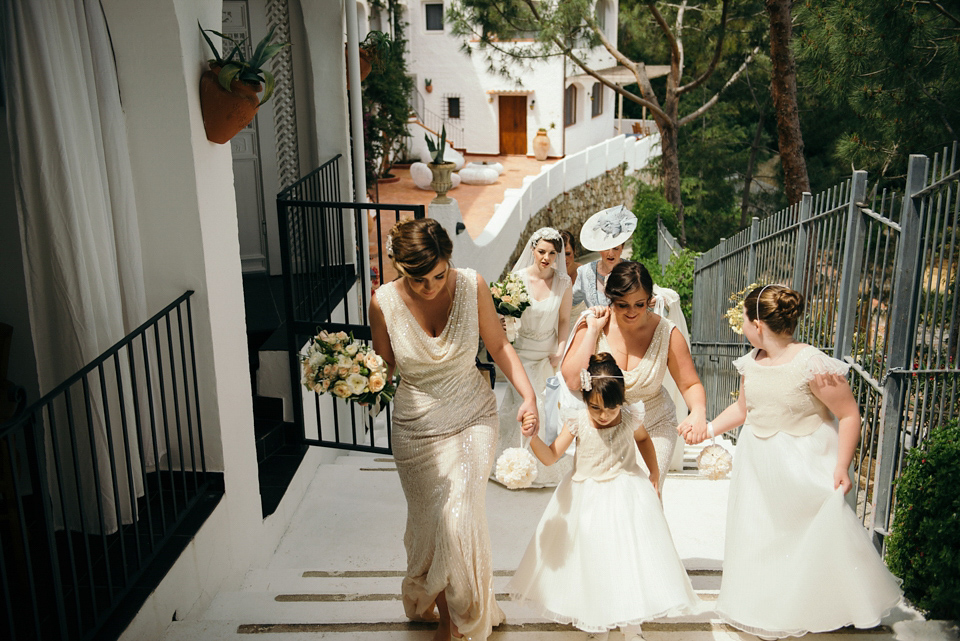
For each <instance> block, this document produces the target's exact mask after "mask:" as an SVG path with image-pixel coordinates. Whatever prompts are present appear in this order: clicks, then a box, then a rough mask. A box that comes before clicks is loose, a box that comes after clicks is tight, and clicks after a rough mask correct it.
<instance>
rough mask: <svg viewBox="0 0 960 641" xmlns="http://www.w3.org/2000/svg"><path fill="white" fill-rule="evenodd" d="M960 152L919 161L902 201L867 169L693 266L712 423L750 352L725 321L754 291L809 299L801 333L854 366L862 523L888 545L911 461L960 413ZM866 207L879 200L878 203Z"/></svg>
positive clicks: (697, 356)
mask: <svg viewBox="0 0 960 641" xmlns="http://www.w3.org/2000/svg"><path fill="white" fill-rule="evenodd" d="M958 160H960V158H958V146H957V143H954V144H953V146H952V148H950V149H944V150H943V153H942V154H937V155H935V156H934V158H933V162H932V163H931V162H930V159H928V158H927V157H925V156H911V158H910V165H909V173H908V175H907V183H906V188H905V192H904V193H905V194H906V196H904V195H900V194H893V193H888V192H883V193H881V194H879V195H877V196H876V197H874V198H872V199H868V198H867V175H866V172H855V173H854V175H853V177H852V178H851V179H850V180H848V181H845V182H844V183H843V184H841V185H838V186H836V187H834V188H832V189H829V190H827V191H825V192H822V193H821V194H818V195H817V196H812V195H810V194H804V197H803V200H802V201H801V202H800V203H797V204H796V205H793V206H791V207H788V208H787V209H784V210H783V211H781V212H778V213H776V214H774V215H772V216H770V217H768V218H765V219H764V220H758V219H756V218H754V219H753V223H752V225H751V226H750V227H749V228H748V229H745V230H743V231H741V232H740V233H739V234H737V235H736V236H734V237H733V238H730V239H727V240H724V241H723V242H721V243H720V244H719V245H717V246H716V247H714V248H713V249H711V250H709V251H707V252H705V253H704V254H703V255H702V256H701V257H700V258H698V259H697V263H696V267H695V270H694V273H695V278H694V303H693V305H694V309H695V310H696V313H695V314H694V319H693V324H692V331H691V342H692V352H693V356H694V363H695V364H696V366H697V371H698V373H699V374H700V377H701V380H703V383H704V386H705V388H706V390H707V405H708V413H709V414H711V415H715V414H716V413H717V412H719V411H720V410H722V409H723V408H724V407H725V406H726V405H728V404H729V403H730V402H731V400H732V395H733V394H734V393H735V391H736V390H737V388H738V386H739V377H738V375H737V373H736V371H735V370H734V368H733V367H732V365H731V364H730V362H731V361H732V360H733V359H734V358H736V357H738V356H740V355H741V354H743V353H744V352H746V351H747V349H748V347H749V345H748V344H747V342H746V341H745V340H744V339H743V337H741V336H738V335H737V334H735V333H734V332H733V331H732V330H731V329H730V328H729V326H728V325H727V323H726V322H724V321H723V317H724V313H725V312H726V310H727V308H728V307H730V306H731V304H732V303H731V302H730V301H729V300H728V296H729V295H730V294H732V293H733V292H736V291H739V290H741V289H743V288H744V287H745V286H746V285H748V284H749V283H753V282H757V283H775V282H778V283H786V284H789V285H791V287H793V288H794V289H797V290H799V291H801V292H802V293H803V294H804V296H805V297H806V300H807V306H806V313H805V316H804V318H803V319H802V320H801V323H800V325H799V327H798V330H797V337H798V338H799V339H800V340H803V341H805V342H807V343H810V344H812V345H815V346H817V347H819V348H821V349H824V350H825V351H827V352H828V353H830V354H832V355H833V356H834V357H836V358H839V359H842V360H844V361H846V362H847V363H849V364H850V366H851V374H850V381H851V386H852V388H853V391H854V394H855V396H856V397H857V399H858V402H859V404H860V412H861V415H862V417H863V423H862V428H861V438H860V445H859V449H858V451H857V455H856V457H855V460H854V473H855V479H856V483H855V490H856V492H855V494H854V496H853V500H854V501H855V503H856V508H857V513H858V515H859V516H860V517H861V519H862V520H863V522H864V524H865V525H866V526H867V527H869V528H872V529H873V530H874V532H875V533H876V534H877V535H878V540H880V539H881V538H882V536H883V535H884V534H885V533H886V532H887V530H888V528H889V525H890V521H891V504H892V500H893V496H892V488H893V483H894V480H895V479H896V478H897V477H898V476H899V474H900V471H901V469H902V466H903V462H904V454H905V452H906V450H908V449H909V448H910V447H912V446H914V445H916V444H918V443H920V442H921V441H922V440H923V439H924V438H925V437H926V435H927V434H928V433H929V431H930V429H931V428H932V427H933V426H935V425H937V424H939V423H942V422H944V421H947V420H951V419H953V418H956V417H958V416H960V401H958V396H957V385H958V382H960V366H958V362H957V359H958V356H960V318H958V309H960V297H958V296H957V292H956V276H957V270H958V263H960V244H958V239H957V215H958V210H960V202H958V191H960V170H958V168H957V164H958ZM868 200H869V201H870V202H868Z"/></svg>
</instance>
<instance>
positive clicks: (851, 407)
mask: <svg viewBox="0 0 960 641" xmlns="http://www.w3.org/2000/svg"><path fill="white" fill-rule="evenodd" d="M810 391H811V392H813V395H814V396H816V397H817V398H818V399H820V401H821V402H823V404H824V405H826V406H827V409H828V410H830V411H831V412H832V413H833V415H834V416H836V417H837V426H838V427H839V430H840V441H839V443H838V447H837V467H836V469H835V470H834V472H833V489H837V488H838V487H840V486H841V485H842V486H843V493H844V494H846V493H847V492H849V491H850V488H851V487H852V484H851V482H850V472H849V468H850V461H852V460H853V455H854V453H855V452H856V451H857V444H858V443H859V442H860V408H859V407H858V406H857V400H856V399H855V398H854V397H853V392H851V391H850V385H849V384H848V383H847V380H846V379H845V378H844V377H842V376H840V375H837V374H834V375H825V376H817V377H816V378H815V379H814V380H812V381H810Z"/></svg>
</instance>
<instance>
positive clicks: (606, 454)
mask: <svg viewBox="0 0 960 641" xmlns="http://www.w3.org/2000/svg"><path fill="white" fill-rule="evenodd" d="M581 389H582V395H583V401H584V403H585V404H586V407H584V408H583V409H582V410H581V411H580V413H579V415H578V416H577V417H576V419H575V420H569V421H567V423H566V424H565V425H564V427H563V429H562V431H561V432H560V434H559V435H558V436H557V438H556V440H555V441H554V442H553V444H551V445H550V446H548V445H546V444H545V443H544V442H543V441H542V440H541V439H540V438H539V437H538V436H534V437H533V438H532V440H531V448H532V449H533V452H534V454H535V455H536V456H537V458H538V459H540V461H542V462H543V463H544V464H545V465H550V464H552V463H554V462H556V461H557V460H558V459H559V458H560V457H561V456H563V453H564V450H566V449H567V447H568V446H569V445H570V443H571V442H572V441H573V439H574V438H576V439H577V451H576V457H575V464H574V469H573V471H572V472H570V473H569V474H568V475H567V476H566V477H565V478H564V479H563V480H562V481H561V482H560V485H559V486H557V489H556V491H555V492H554V494H553V497H552V498H551V499H550V503H549V504H548V505H547V508H546V510H545V511H544V513H543V516H542V517H541V518H540V524H539V525H538V526H537V532H536V534H534V536H533V539H532V540H531V541H530V545H529V546H528V547H527V551H526V553H525V554H524V556H523V560H521V561H520V566H519V567H518V568H517V571H516V573H515V574H514V576H513V579H512V580H511V581H510V584H509V585H508V586H507V589H508V591H509V592H510V593H511V594H512V595H513V598H514V599H515V600H518V601H522V602H526V603H528V604H530V605H532V606H533V607H534V608H535V609H536V610H537V611H538V612H539V613H540V614H541V615H542V616H544V617H547V618H549V619H552V620H554V621H557V622H560V623H572V624H573V625H575V626H576V627H578V628H580V629H581V630H584V631H586V632H589V633H594V634H595V635H597V636H596V637H595V638H605V637H606V635H607V633H608V632H609V630H611V629H613V628H615V627H620V628H621V629H623V631H624V637H625V638H626V639H627V640H628V641H634V640H636V639H642V638H643V637H642V636H641V635H640V623H642V622H643V621H647V620H649V619H654V618H657V617H661V616H667V615H675V614H682V613H687V612H690V611H692V610H694V609H695V607H696V605H697V604H698V602H699V599H698V598H697V596H696V595H695V594H694V592H693V587H692V586H691V585H690V579H689V578H688V577H687V573H686V570H684V567H683V563H682V562H681V561H680V557H679V556H678V555H677V551H676V549H675V548H674V546H673V539H672V538H671V537H670V531H669V529H668V527H667V521H666V519H665V518H664V516H663V510H662V508H661V507H660V500H659V499H658V496H657V489H656V488H657V483H658V480H659V470H658V468H657V457H656V453H655V452H654V449H653V443H652V442H651V441H650V438H649V436H648V435H647V432H646V430H645V429H644V428H643V424H642V423H643V405H642V403H638V404H636V405H634V406H623V401H624V393H625V392H624V383H623V372H621V371H620V368H619V367H618V366H617V363H616V361H615V360H614V358H613V356H611V355H610V354H608V353H606V352H603V353H600V354H595V355H593V356H591V357H590V364H589V369H586V370H582V371H581ZM524 427H525V429H524V431H525V432H527V433H529V432H530V431H532V430H528V429H526V426H524ZM638 449H639V452H640V455H641V456H642V457H643V460H644V462H645V463H646V464H647V466H648V467H649V469H650V477H649V479H648V477H647V475H646V473H645V472H644V471H643V468H642V466H641V465H640V461H639V459H638V457H637V451H638Z"/></svg>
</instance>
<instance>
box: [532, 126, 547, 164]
mask: <svg viewBox="0 0 960 641" xmlns="http://www.w3.org/2000/svg"><path fill="white" fill-rule="evenodd" d="M549 149H550V138H549V136H547V130H546V129H543V128H542V127H541V128H540V129H537V135H536V136H534V137H533V157H534V158H536V159H537V160H546V159H547V151H548V150H549Z"/></svg>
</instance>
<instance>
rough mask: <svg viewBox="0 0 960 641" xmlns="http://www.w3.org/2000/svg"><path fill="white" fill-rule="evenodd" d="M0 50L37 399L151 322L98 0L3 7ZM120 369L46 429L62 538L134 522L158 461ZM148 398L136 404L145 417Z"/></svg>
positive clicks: (125, 369) (10, 1)
mask: <svg viewBox="0 0 960 641" xmlns="http://www.w3.org/2000/svg"><path fill="white" fill-rule="evenodd" d="M3 39H4V45H3V54H4V59H3V65H4V90H5V94H6V102H7V118H8V124H9V128H10V137H11V148H12V153H13V165H14V172H15V182H16V187H17V204H18V215H19V218H20V230H21V242H22V245H23V250H24V251H23V254H24V262H25V272H26V279H27V291H28V305H29V312H30V320H31V329H32V332H33V339H34V345H35V351H36V358H37V367H38V378H39V381H40V387H41V392H42V393H46V392H48V391H50V390H51V389H53V388H54V387H55V386H57V385H58V384H59V383H61V382H62V381H63V380H64V379H66V378H67V377H69V376H70V375H72V374H73V373H75V372H77V371H78V370H80V369H81V368H82V367H83V366H84V365H85V364H87V363H89V362H90V361H92V360H93V359H95V358H96V357H97V356H98V355H100V354H101V353H102V352H104V351H105V350H106V349H108V348H109V347H110V346H112V345H113V344H114V343H116V342H117V341H119V340H120V339H122V338H123V337H124V336H125V335H126V334H127V333H128V332H129V331H131V330H132V329H134V328H135V327H136V326H138V325H139V324H140V323H142V322H144V321H145V320H146V319H147V313H146V297H145V293H144V281H143V272H142V260H141V252H140V236H139V228H138V223H137V211H136V203H135V198H134V191H133V179H132V174H131V169H130V158H129V152H128V149H127V140H126V129H125V122H124V115H123V109H122V106H121V102H120V90H119V86H118V82H117V72H116V67H115V63H114V59H113V52H112V49H111V45H110V37H109V33H108V30H107V25H106V21H105V18H104V15H103V11H102V9H101V7H100V5H99V2H98V1H97V0H43V2H37V1H36V0H5V1H4V8H3ZM141 357H142V354H139V355H137V356H136V358H135V362H136V359H140V358H141ZM120 360H121V361H123V365H122V366H118V368H119V370H120V371H119V372H114V367H115V364H113V363H111V364H110V366H109V368H108V372H109V373H110V374H111V376H108V377H107V378H106V379H105V381H104V383H103V385H102V386H101V381H100V380H99V378H98V377H97V376H93V377H91V379H90V380H89V381H88V384H87V387H88V389H87V390H86V391H87V392H88V398H89V402H87V401H86V400H85V399H84V398H83V397H82V395H81V393H80V392H81V387H82V386H80V387H78V388H77V390H76V392H75V393H74V395H73V396H72V402H71V403H70V404H71V405H72V406H73V407H71V408H69V409H71V410H72V414H73V416H72V417H71V420H67V419H68V416H67V409H68V408H67V407H66V403H62V404H61V406H60V407H58V408H57V410H56V412H54V414H55V420H53V421H49V420H48V424H47V425H46V426H45V429H46V434H45V435H44V438H45V447H46V451H47V454H48V464H47V469H48V475H49V476H50V488H51V492H52V493H53V496H52V497H51V498H52V500H53V503H54V509H53V513H54V514H55V516H56V517H57V521H58V526H60V527H62V526H66V527H69V528H71V529H79V528H83V529H85V530H86V531H87V532H104V533H110V532H114V531H116V529H117V527H118V524H119V523H120V522H123V523H129V522H131V521H132V520H133V519H134V518H136V498H135V497H136V496H140V495H142V494H143V471H144V469H148V470H149V469H150V468H153V467H157V461H158V458H159V456H160V455H161V454H162V452H160V451H154V449H153V446H152V443H153V439H151V438H149V435H148V434H144V435H143V438H142V439H139V440H138V438H137V434H136V433H135V432H134V431H133V425H134V420H133V419H134V417H132V416H124V417H121V416H120V413H121V408H125V411H126V412H127V413H128V414H129V413H130V412H132V409H131V408H132V405H133V404H132V402H130V401H131V398H130V396H131V394H132V393H133V392H135V390H134V389H133V386H135V385H137V383H136V382H135V381H133V380H131V372H130V369H129V366H128V356H127V355H126V354H124V355H123V358H122V359H120ZM135 369H136V368H135ZM140 371H142V369H141V370H140ZM118 381H122V382H118ZM139 385H140V386H141V387H142V386H143V385H144V382H143V381H140V383H139ZM145 398H146V397H145V396H142V397H141V401H140V402H141V405H142V406H146V405H148V403H146V402H145V401H144V399H145ZM121 403H122V405H121ZM141 411H145V408H144V407H141ZM121 418H123V419H129V420H125V421H124V420H121ZM124 422H126V428H127V433H123V431H122V430H124V425H123V424H124ZM50 423H52V424H53V425H52V426H51V425H50ZM108 423H109V425H110V431H109V432H108V431H107V424H108ZM71 444H72V446H73V447H74V448H75V449H76V450H77V451H78V453H79V454H78V456H77V457H74V455H73V453H72V452H71V449H70V448H71ZM111 448H112V449H111ZM141 451H142V452H145V455H143V461H141V455H140V454H139V452H141ZM127 453H129V454H131V459H132V464H131V465H130V466H128V465H127V464H126V463H125V462H124V459H125V458H126V454H127ZM55 455H57V456H58V458H54V456H55ZM111 458H112V459H113V461H111ZM75 459H76V460H77V462H76V463H74V460H75ZM58 468H59V471H60V474H61V476H60V479H59V482H57V480H56V479H55V478H54V475H55V474H56V473H57V471H58ZM111 468H116V470H115V471H116V473H117V475H118V482H117V483H114V482H113V481H112V476H111ZM115 488H116V489H115ZM60 489H62V493H63V495H64V497H63V501H62V502H61V497H60Z"/></svg>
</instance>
